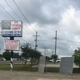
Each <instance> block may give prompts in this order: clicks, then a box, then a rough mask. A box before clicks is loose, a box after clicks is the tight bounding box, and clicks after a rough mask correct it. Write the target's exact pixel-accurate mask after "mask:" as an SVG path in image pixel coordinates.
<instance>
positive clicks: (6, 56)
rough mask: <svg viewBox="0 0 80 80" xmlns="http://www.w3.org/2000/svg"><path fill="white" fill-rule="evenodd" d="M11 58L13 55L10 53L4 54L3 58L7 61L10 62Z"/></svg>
mask: <svg viewBox="0 0 80 80" xmlns="http://www.w3.org/2000/svg"><path fill="white" fill-rule="evenodd" d="M10 56H11V54H10V52H9V51H5V52H4V53H3V57H4V58H5V59H6V60H10Z"/></svg>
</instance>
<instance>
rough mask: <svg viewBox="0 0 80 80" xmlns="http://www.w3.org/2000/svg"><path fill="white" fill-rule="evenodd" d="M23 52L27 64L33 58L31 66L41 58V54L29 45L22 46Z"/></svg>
mask: <svg viewBox="0 0 80 80" xmlns="http://www.w3.org/2000/svg"><path fill="white" fill-rule="evenodd" d="M21 50H22V56H23V57H25V59H26V62H27V59H28V58H31V64H33V62H34V61H35V60H39V57H40V56H41V53H40V52H39V51H36V50H34V49H32V48H31V47H29V44H28V43H26V44H23V45H22V46H21Z"/></svg>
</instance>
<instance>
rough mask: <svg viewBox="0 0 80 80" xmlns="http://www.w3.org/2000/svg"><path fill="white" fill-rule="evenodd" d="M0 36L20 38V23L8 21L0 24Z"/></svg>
mask: <svg viewBox="0 0 80 80" xmlns="http://www.w3.org/2000/svg"><path fill="white" fill-rule="evenodd" d="M1 25H2V27H1V29H2V30H1V35H2V36H3V37H10V36H14V37H21V36H22V21H8V20H3V21H2V22H1Z"/></svg>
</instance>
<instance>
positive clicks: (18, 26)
mask: <svg viewBox="0 0 80 80" xmlns="http://www.w3.org/2000/svg"><path fill="white" fill-rule="evenodd" d="M1 25H2V27H1V35H2V37H10V40H5V42H4V49H5V50H10V51H11V58H10V70H13V50H19V40H14V37H22V21H14V20H2V22H1Z"/></svg>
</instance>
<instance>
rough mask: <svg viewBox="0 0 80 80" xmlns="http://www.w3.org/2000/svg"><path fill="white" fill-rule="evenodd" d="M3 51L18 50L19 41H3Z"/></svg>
mask: <svg viewBox="0 0 80 80" xmlns="http://www.w3.org/2000/svg"><path fill="white" fill-rule="evenodd" d="M4 49H5V50H19V40H4Z"/></svg>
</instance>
